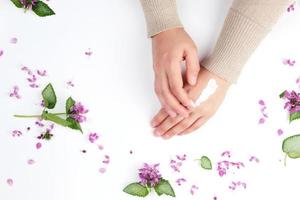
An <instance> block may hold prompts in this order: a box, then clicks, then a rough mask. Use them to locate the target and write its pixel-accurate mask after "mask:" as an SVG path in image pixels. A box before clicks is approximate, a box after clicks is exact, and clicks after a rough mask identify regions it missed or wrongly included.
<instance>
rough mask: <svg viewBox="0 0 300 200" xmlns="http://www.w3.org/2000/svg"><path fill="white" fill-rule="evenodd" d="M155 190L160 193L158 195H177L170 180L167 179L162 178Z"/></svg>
mask: <svg viewBox="0 0 300 200" xmlns="http://www.w3.org/2000/svg"><path fill="white" fill-rule="evenodd" d="M154 190H155V192H156V193H157V194H158V196H160V195H162V194H165V195H169V196H172V197H175V192H174V190H173V188H172V186H171V185H170V183H169V181H167V180H165V179H160V181H159V183H158V184H157V185H156V186H154Z"/></svg>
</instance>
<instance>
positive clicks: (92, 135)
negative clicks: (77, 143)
mask: <svg viewBox="0 0 300 200" xmlns="http://www.w3.org/2000/svg"><path fill="white" fill-rule="evenodd" d="M98 138H99V136H98V134H97V133H90V134H89V141H90V142H91V143H94V142H95V141H96V140H98Z"/></svg>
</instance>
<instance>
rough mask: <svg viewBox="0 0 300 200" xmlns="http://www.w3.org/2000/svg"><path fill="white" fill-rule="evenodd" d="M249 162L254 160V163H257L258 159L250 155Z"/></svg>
mask: <svg viewBox="0 0 300 200" xmlns="http://www.w3.org/2000/svg"><path fill="white" fill-rule="evenodd" d="M249 161H250V162H252V161H255V162H256V163H259V159H258V158H257V157H255V156H251V157H250V159H249Z"/></svg>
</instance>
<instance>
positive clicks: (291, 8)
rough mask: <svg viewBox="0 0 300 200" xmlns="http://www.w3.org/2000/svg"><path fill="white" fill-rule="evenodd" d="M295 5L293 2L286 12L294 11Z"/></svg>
mask: <svg viewBox="0 0 300 200" xmlns="http://www.w3.org/2000/svg"><path fill="white" fill-rule="evenodd" d="M295 4H296V2H293V3H292V4H291V5H289V7H288V8H287V11H288V12H292V11H294V10H295Z"/></svg>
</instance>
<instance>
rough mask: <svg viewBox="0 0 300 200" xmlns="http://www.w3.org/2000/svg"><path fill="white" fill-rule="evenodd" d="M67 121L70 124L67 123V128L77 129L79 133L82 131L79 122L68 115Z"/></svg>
mask: <svg viewBox="0 0 300 200" xmlns="http://www.w3.org/2000/svg"><path fill="white" fill-rule="evenodd" d="M67 121H68V122H70V124H69V125H68V127H69V128H71V129H74V130H79V131H80V132H81V133H83V132H82V129H81V126H80V124H79V123H78V122H77V121H76V120H74V119H73V118H71V117H68V118H67Z"/></svg>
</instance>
